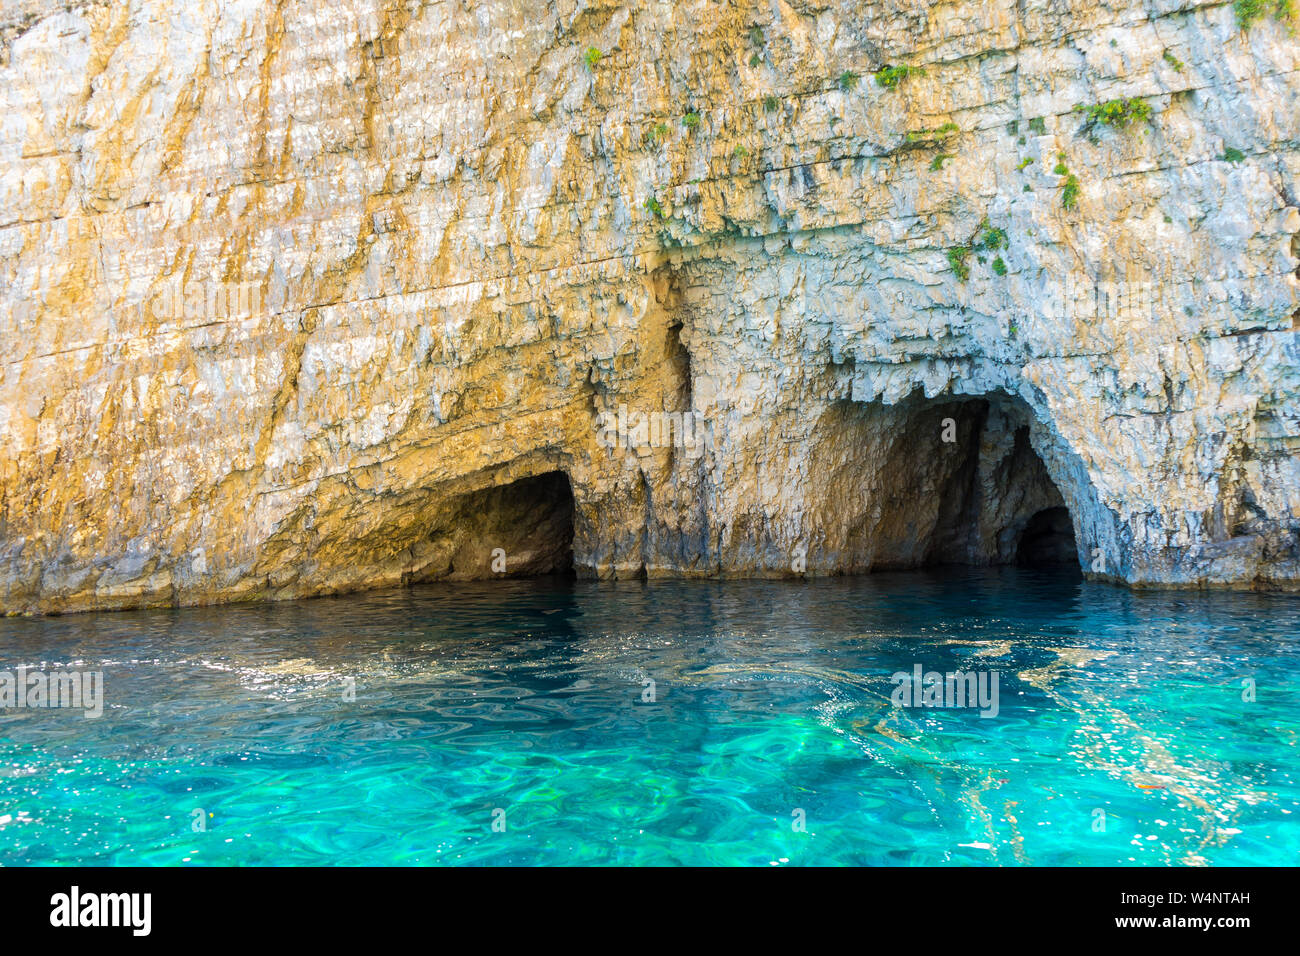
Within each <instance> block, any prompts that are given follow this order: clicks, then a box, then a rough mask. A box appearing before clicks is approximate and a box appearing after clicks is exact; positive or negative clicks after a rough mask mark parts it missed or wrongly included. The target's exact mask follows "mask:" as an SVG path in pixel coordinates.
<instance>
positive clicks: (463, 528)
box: [409, 471, 574, 581]
mask: <svg viewBox="0 0 1300 956" xmlns="http://www.w3.org/2000/svg"><path fill="white" fill-rule="evenodd" d="M573 518H574V500H573V486H572V484H571V483H570V481H569V476H568V475H567V474H566V473H565V472H563V471H550V472H546V473H545V474H540V475H532V476H529V477H527V478H520V479H518V480H516V481H512V482H509V483H507V484H501V485H493V486H491V487H488V488H481V489H478V490H477V491H472V492H469V493H467V494H463V495H459V496H457V497H455V498H452V499H451V500H450V501H449V502H448V503H447V505H446V506H445V507H444V508H442V509H441V510H440V512H439V514H438V515H436V516H435V517H434V518H433V520H431V521H430V526H429V533H428V534H429V537H428V542H427V545H426V548H427V550H428V551H429V552H432V553H433V554H434V555H436V557H434V558H433V560H431V561H430V562H429V563H428V564H426V565H425V567H424V568H423V569H422V570H421V572H420V573H418V574H415V575H412V576H411V577H410V578H409V580H411V581H434V580H452V581H468V580H479V579H484V578H498V577H512V578H513V577H540V576H543V575H563V576H572V575H573V573H574V568H573Z"/></svg>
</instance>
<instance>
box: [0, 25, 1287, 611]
mask: <svg viewBox="0 0 1300 956" xmlns="http://www.w3.org/2000/svg"><path fill="white" fill-rule="evenodd" d="M0 40H2V43H3V48H2V52H0V98H2V99H3V102H2V103H0V106H2V107H3V116H4V122H3V127H0V443H2V445H0V452H2V453H0V607H2V608H3V609H4V610H7V611H34V610H45V611H48V610H59V609H66V610H81V609H88V608H97V607H98V608H112V607H127V606H135V605H141V604H168V603H194V602H207V601H220V600H235V599H250V598H262V597H267V598H270V597H277V598H278V597H291V596H298V595H309V594H316V593H322V592H328V591H337V590H344V589H352V588H361V587H372V586H383V585H388V584H396V583H400V582H402V581H408V580H419V579H425V578H436V577H443V576H458V575H459V576H464V575H470V574H481V573H491V570H490V561H491V552H492V550H493V549H494V548H498V547H499V548H502V549H503V550H504V551H505V552H506V554H507V566H508V567H509V568H510V569H511V571H514V572H520V571H527V570H549V569H550V568H552V567H554V566H559V565H562V564H564V563H566V562H567V561H568V559H569V558H568V548H569V547H571V549H572V562H573V565H574V566H575V567H576V570H577V571H578V572H579V573H582V574H593V575H598V576H604V577H609V576H631V575H639V574H646V575H650V576H655V575H667V574H737V575H749V574H761V575H783V574H791V573H800V569H806V573H809V574H825V573H834V572H842V571H866V570H870V569H872V568H878V567H899V566H912V565H916V564H920V563H926V562H931V561H936V560H954V561H966V562H974V563H982V562H993V561H1014V560H1017V557H1018V556H1019V557H1021V558H1026V556H1029V557H1032V558H1033V559H1034V560H1039V559H1046V558H1048V557H1050V556H1051V555H1052V554H1054V553H1058V552H1059V550H1060V548H1061V547H1062V546H1064V547H1066V548H1067V549H1070V548H1072V549H1073V551H1074V553H1075V557H1076V560H1078V561H1079V562H1080V564H1081V565H1082V566H1083V567H1084V568H1085V570H1087V571H1088V573H1094V570H1093V569H1094V568H1100V569H1101V570H1100V574H1101V575H1102V576H1105V577H1109V578H1111V579H1114V580H1117V581H1124V582H1128V583H1131V584H1134V585H1154V584H1176V585H1207V584H1231V585H1239V586H1296V585H1297V584H1298V583H1300V409H1298V408H1297V397H1298V396H1300V333H1298V332H1297V325H1300V311H1297V306H1298V305H1300V296H1298V293H1297V279H1296V270H1297V265H1298V264H1300V263H1298V261H1297V256H1298V254H1300V241H1298V240H1297V232H1298V231H1300V209H1297V199H1296V197H1297V193H1298V192H1300V188H1298V185H1297V178H1298V176H1300V95H1298V94H1300V73H1298V72H1297V66H1298V65H1300V43H1298V42H1297V40H1296V38H1295V36H1294V34H1293V33H1292V32H1290V27H1289V25H1288V24H1286V23H1282V22H1278V21H1276V20H1274V19H1272V18H1271V17H1267V16H1266V17H1264V18H1263V19H1261V20H1260V21H1259V22H1256V23H1254V24H1252V25H1251V26H1250V28H1249V29H1243V28H1242V27H1241V26H1240V25H1239V24H1238V23H1237V22H1236V19H1235V17H1234V14H1233V10H1232V7H1231V5H1229V4H1224V3H1195V2H1192V3H1186V2H1183V0H1179V2H1174V0H1154V2H1144V3H1138V2H1124V0H1117V2H1115V3H1111V4H1104V5H1098V4H1095V3H1092V2H1082V0H1078V2H1066V0H1046V2H1044V0H1021V2H1011V0H993V2H991V3H975V2H965V0H958V2H927V0H922V2H901V0H897V2H895V0H886V2H860V0H817V2H811V3H806V2H774V3H741V2H737V3H718V2H703V0H699V2H679V3H667V2H663V3H655V2H648V0H633V2H628V3H588V4H584V3H578V2H556V3H549V4H548V3H536V2H516V0H467V2H455V0H452V2H421V0H410V2H396V0H369V2H366V0H348V2H342V0H279V2H275V3H267V2H264V0H186V2H183V3H181V2H177V0H132V2H117V0H114V2H83V3H78V2H73V0H68V2H62V0H17V2H14V0H9V2H8V3H6V4H5V6H4V8H3V12H0ZM887 65H890V66H898V65H909V66H913V67H917V68H920V69H922V70H923V71H924V72H920V70H918V71H917V72H913V73H911V74H910V75H906V76H903V77H902V78H901V79H897V81H896V82H895V83H894V84H893V85H881V84H880V83H878V82H876V80H875V79H874V78H873V75H874V73H875V72H876V71H878V70H880V69H881V68H883V67H885V66H887ZM1121 98H1123V99H1126V100H1129V99H1131V100H1136V101H1140V103H1142V104H1145V105H1146V107H1148V108H1149V111H1150V115H1149V119H1148V118H1144V117H1143V116H1142V115H1141V113H1142V111H1141V110H1138V112H1137V114H1136V115H1135V116H1134V118H1133V121H1132V122H1130V123H1128V124H1126V125H1118V124H1115V125H1107V124H1105V123H1096V122H1093V123H1089V122H1088V118H1087V116H1086V114H1085V113H1081V112H1079V111H1076V110H1075V109H1074V107H1075V106H1076V104H1084V105H1085V106H1086V105H1090V104H1099V103H1104V102H1108V101H1111V100H1116V99H1121ZM949 124H951V125H949ZM1027 160H1031V162H1026V161H1027ZM1058 164H1059V165H1058ZM1058 170H1059V171H1058ZM1071 177H1073V179H1071ZM1076 191H1077V197H1076V195H1075V193H1076ZM963 250H968V251H963ZM620 408H622V409H625V410H627V411H628V413H629V415H631V416H632V417H633V418H635V416H637V415H645V414H648V413H652V412H664V411H668V412H686V411H690V412H692V413H694V414H696V415H698V421H699V423H700V425H701V429H702V433H703V438H704V440H703V442H702V443H701V445H700V446H695V447H691V448H687V447H684V446H683V445H682V444H681V443H679V442H675V441H670V442H664V441H659V442H658V443H649V444H647V443H646V442H644V441H643V440H641V439H640V438H638V437H637V436H635V435H633V437H632V438H631V439H629V440H628V441H624V440H623V438H622V437H621V433H620V437H618V438H617V440H615V441H613V442H611V441H609V440H608V435H606V434H604V433H602V430H601V425H600V423H601V422H602V421H608V417H607V416H609V415H614V414H616V413H617V412H618V410H619V409H620ZM602 413H605V416H606V417H604V418H602ZM945 423H950V424H951V425H952V426H953V427H955V429H956V433H957V435H956V440H954V441H944V440H943V437H944V429H945V427H946V425H945ZM629 443H631V444H632V445H634V446H635V447H633V448H631V449H629V448H628V447H627V446H628V444H629ZM611 445H614V446H615V447H610V446H611ZM554 473H560V474H559V476H558V477H555V476H554ZM547 475H551V476H553V477H550V478H542V477H541V476H547ZM494 488H496V489H500V490H497V491H493V490H491V489H494ZM570 488H571V495H572V501H571V503H569V499H567V498H566V493H568V492H569V489H570ZM1062 507H1064V508H1066V509H1068V519H1069V520H1068V526H1066V522H1065V514H1064V513H1063V512H1061V511H1060V509H1061V508H1062ZM566 508H571V509H572V518H571V519H570V518H569V516H568V512H567V511H566V510H565V509H566ZM570 528H571V531H570ZM570 533H571V534H572V540H571V543H570V542H569V541H568V539H567V537H566V536H567V535H568V534H570ZM1071 533H1072V536H1073V541H1072V543H1071ZM1062 542H1064V545H1063V544H1062ZM512 560H514V563H513V564H511V561H512ZM1098 562H1099V563H1098Z"/></svg>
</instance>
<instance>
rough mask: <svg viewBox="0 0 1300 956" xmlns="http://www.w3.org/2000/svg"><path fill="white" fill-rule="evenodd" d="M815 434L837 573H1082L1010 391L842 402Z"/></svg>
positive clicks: (1059, 501)
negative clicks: (824, 464) (933, 569)
mask: <svg viewBox="0 0 1300 956" xmlns="http://www.w3.org/2000/svg"><path fill="white" fill-rule="evenodd" d="M819 427H820V428H823V429H824V433H829V434H831V435H832V440H830V441H828V442H826V443H825V448H826V449H827V450H826V451H825V452H824V454H825V456H826V457H827V458H830V459H831V460H832V462H833V464H831V465H829V466H828V467H830V468H831V469H832V470H834V471H837V472H838V473H837V474H836V475H835V477H833V478H832V480H831V481H830V482H829V483H828V490H827V496H826V499H825V500H824V501H823V502H821V506H822V511H823V514H824V515H825V516H826V518H827V519H828V520H829V522H830V524H831V527H830V528H829V529H828V534H827V539H828V542H829V545H830V548H831V550H832V551H833V553H834V555H835V557H834V565H833V567H834V570H835V571H836V572H838V573H848V574H853V573H860V572H863V571H872V570H903V569H908V568H919V567H927V566H940V565H965V566H976V567H979V566H991V565H1017V566H1021V567H1049V566H1050V567H1055V568H1063V567H1070V566H1073V567H1075V568H1079V567H1080V558H1079V554H1078V550H1077V548H1076V544H1075V532H1074V518H1073V516H1072V515H1071V512H1070V507H1069V502H1068V501H1067V500H1066V498H1065V496H1064V495H1063V493H1062V490H1061V488H1060V487H1059V486H1058V485H1057V483H1056V481H1055V480H1054V479H1053V477H1052V475H1051V473H1050V472H1049V469H1048V466H1047V464H1046V463H1045V462H1044V460H1043V458H1042V457H1041V456H1040V455H1039V454H1038V451H1037V450H1036V449H1035V446H1034V441H1035V440H1036V439H1037V438H1039V437H1040V436H1039V435H1037V434H1036V432H1035V429H1037V428H1041V425H1040V424H1039V423H1038V422H1037V419H1036V416H1035V413H1034V411H1033V409H1032V408H1031V407H1030V406H1029V404H1028V403H1027V402H1025V401H1024V400H1023V399H1022V398H1020V397H1019V396H1016V395H1011V394H1005V393H986V394H983V395H973V396H954V395H944V396H936V397H933V398H925V397H922V396H920V395H919V394H918V393H913V394H912V395H911V396H908V397H907V398H905V399H903V400H902V401H900V402H897V403H895V404H892V405H885V404H883V403H881V402H870V403H863V402H845V403H841V405H840V406H839V407H838V408H837V409H835V410H833V412H832V413H831V414H830V415H829V416H828V417H826V418H824V419H823V421H822V423H821V424H820V425H819ZM846 447H852V448H854V449H856V453H851V454H845V453H844V449H845V448H846Z"/></svg>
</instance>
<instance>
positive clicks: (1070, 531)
mask: <svg viewBox="0 0 1300 956" xmlns="http://www.w3.org/2000/svg"><path fill="white" fill-rule="evenodd" d="M1078 554H1079V552H1078V548H1077V547H1076V546H1075V541H1074V524H1073V523H1072V522H1071V521H1070V511H1069V509H1068V508H1066V507H1064V506H1060V507H1056V508H1044V509H1043V510H1042V511H1038V512H1035V513H1034V515H1033V516H1032V517H1031V518H1030V519H1029V521H1028V522H1027V523H1026V524H1025V529H1024V530H1023V531H1022V532H1020V538H1019V540H1018V541H1017V543H1016V564H1018V565H1020V566H1022V567H1069V566H1071V565H1077V564H1078V560H1079V558H1078Z"/></svg>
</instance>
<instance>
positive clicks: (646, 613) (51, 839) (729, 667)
mask: <svg viewBox="0 0 1300 956" xmlns="http://www.w3.org/2000/svg"><path fill="white" fill-rule="evenodd" d="M1298 625H1300V600H1298V599H1297V598H1295V597H1294V596H1286V595H1255V594H1231V593H1211V594H1196V593H1177V592H1166V593H1134V592H1129V591H1126V590H1122V589H1118V588H1113V587H1110V586H1107V585H1094V584H1088V583H1085V582H1082V581H1080V580H1078V579H1077V578H1074V577H1069V576H1057V575H1044V574H1035V573H1032V572H1027V571H1018V570H1000V571H988V572H983V571H979V572H955V573H945V574H937V573H936V574H928V573H925V574H923V573H917V574H890V575H877V576H873V577H869V578H859V579H841V580H834V581H825V582H815V583H800V582H725V583H718V582H665V583H652V584H640V583H636V584H607V583H577V584H565V583H556V582H549V581H536V582H505V581H502V582H487V583H482V584H470V585H454V586H453V585H440V586H428V587H421V588H416V589H413V590H404V591H395V592H387V593H381V594H367V595H354V596H349V597H340V598H327V599H322V600H317V601H304V602H295V603H291V604H279V605H259V606H247V607H228V608H218V609H195V610H184V611H174V612H173V611H163V612H141V613H129V614H104V615H89V616H70V617H63V618H51V619H45V620H9V621H0V669H5V670H9V671H13V670H15V669H16V668H17V667H18V666H19V665H27V666H29V667H34V668H44V669H46V670H54V669H59V668H82V669H90V670H102V671H103V672H104V677H105V688H106V696H105V710H104V716H103V717H102V718H101V719H98V720H87V719H84V718H83V717H82V716H81V715H80V713H77V712H69V711H53V710H0V758H2V759H0V863H3V864H5V865H17V864H33V863H42V864H46V863H93V864H185V865H190V864H195V865H197V864H294V863H311V864H321V863H340V864H421V863H424V864H428V863H514V864H534V863H593V864H630V863H654V864H678V863H680V864H715V863H721V864H749V865H760V866H768V865H773V864H776V865H798V864H888V865H926V864H948V863H950V864H1003V865H1014V864H1054V865H1075V864H1121V865H1123V864H1134V865H1152V864H1189V865H1206V864H1210V865H1217V864H1239V865H1252V864H1292V865H1293V864H1296V863H1298V862H1300V812H1298V811H1300V782H1298V780H1297V775H1298V771H1300V765H1298V761H1297V749H1296V748H1297V731H1298V730H1300V686H1298V685H1297V678H1296V675H1297V674H1298V673H1300V626H1298ZM917 663H919V664H921V665H923V667H924V668H925V669H926V670H938V671H951V670H957V669H963V670H979V671H985V670H996V671H997V672H998V675H999V690H1000V704H1001V710H1000V713H999V714H998V716H997V717H996V718H992V719H982V718H980V717H979V716H978V712H977V711H976V710H973V709H968V710H956V709H948V710H943V709H929V710H915V709H902V708H897V707H894V706H892V705H891V703H890V693H891V691H892V690H893V689H894V685H893V684H892V683H891V682H890V679H889V678H890V675H891V674H893V673H894V672H896V671H910V670H911V669H912V667H913V665H914V664H917ZM349 678H351V679H352V681H353V682H354V685H355V700H348V699H346V696H347V695H346V694H345V691H346V689H347V687H348V679H349ZM1245 678H1251V679H1253V680H1254V682H1255V688H1256V698H1257V699H1256V700H1254V701H1253V702H1250V701H1244V700H1243V699H1242V696H1243V693H1242V692H1243V688H1242V681H1243V679H1245ZM647 680H653V681H654V691H655V698H656V699H655V700H654V701H653V702H646V701H645V700H643V695H644V694H645V691H646V688H647V686H648V685H647V684H646V681H647ZM497 809H500V810H504V812H505V824H506V829H505V832H494V831H493V829H492V823H493V819H494V816H493V811H494V810H497ZM196 811H201V813H196ZM796 811H802V813H803V815H805V816H806V820H807V826H806V832H798V831H797V830H795V829H793V828H792V826H791V823H792V820H794V819H795V818H796V816H797V814H796ZM1098 811H1103V812H1104V817H1099V816H1098ZM198 819H203V820H204V821H205V825H206V827H207V829H206V830H201V831H198V832H196V831H195V829H194V827H195V821H196V820H198ZM1099 820H1103V821H1104V829H1100V830H1099V829H1098V821H1099Z"/></svg>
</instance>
